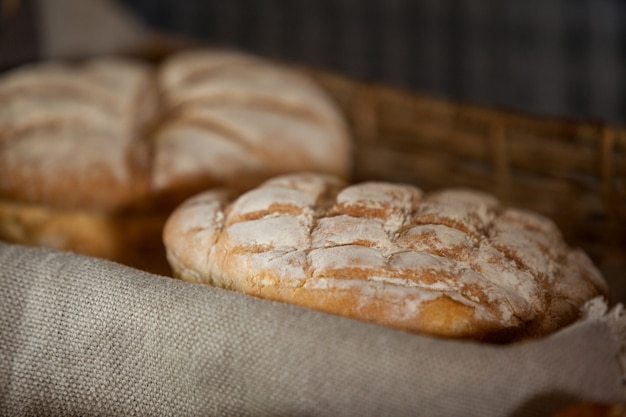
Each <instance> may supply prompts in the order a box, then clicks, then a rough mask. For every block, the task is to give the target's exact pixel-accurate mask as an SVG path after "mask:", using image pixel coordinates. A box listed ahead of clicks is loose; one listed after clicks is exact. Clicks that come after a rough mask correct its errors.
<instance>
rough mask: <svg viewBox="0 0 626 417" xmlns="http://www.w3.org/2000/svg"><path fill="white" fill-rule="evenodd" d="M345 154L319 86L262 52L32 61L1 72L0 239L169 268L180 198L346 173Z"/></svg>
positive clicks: (339, 128) (344, 136)
mask: <svg viewBox="0 0 626 417" xmlns="http://www.w3.org/2000/svg"><path fill="white" fill-rule="evenodd" d="M350 153H351V143H350V138H349V134H348V131H347V128H346V126H345V124H344V121H343V119H342V117H341V115H340V114H339V112H338V110H337V109H336V107H335V106H334V103H332V102H331V101H330V100H329V99H328V98H327V97H326V95H325V94H324V92H322V90H321V89H319V88H318V87H317V86H316V85H315V84H314V83H313V82H312V81H310V80H309V79H307V78H306V77H304V76H302V75H300V74H299V73H295V72H293V71H291V70H290V69H287V68H283V67H282V66H280V65H277V64H275V63H270V62H267V61H264V60H262V59H259V58H256V57H252V56H248V55H244V54H240V53H235V52H228V51H213V50H193V51H184V52H180V53H178V54H175V55H173V56H171V57H170V58H168V59H167V60H166V61H164V62H162V63H160V64H157V65H156V66H151V65H148V64H146V63H143V62H139V61H137V60H132V59H128V58H114V57H102V58H95V59H90V60H86V61H84V62H79V63H64V62H49V63H36V64H30V65H27V66H23V67H19V68H16V69H13V70H11V71H9V72H7V73H4V74H2V75H1V76H0V239H2V240H7V241H11V242H16V243H22V244H28V245H43V246H49V247H53V248H58V249H63V250H73V251H77V252H82V253H86V254H89V255H94V256H99V257H104V258H109V259H112V260H116V261H120V262H123V263H126V264H129V265H131V266H136V267H139V268H141V269H146V270H149V271H152V272H161V273H165V272H167V269H168V266H167V262H166V261H165V256H164V250H163V246H162V243H161V230H162V226H163V223H164V221H165V219H166V217H167V215H168V214H169V211H170V210H171V209H172V208H173V207H175V206H176V205H177V204H179V203H180V202H181V201H182V200H184V199H185V198H187V197H189V196H190V195H192V194H193V193H195V192H196V191H198V190H203V189H206V188H211V187H214V186H228V187H231V188H234V189H238V190H245V189H248V188H250V187H252V186H254V185H257V184H259V183H260V182H262V181H263V180H265V179H267V178H269V177H272V176H274V175H276V174H279V173H285V172H292V171H294V170H299V169H302V168H306V169H310V170H314V171H320V172H329V173H333V174H336V175H340V176H343V177H346V176H348V175H349V173H350V169H351V165H350V164H351V154H350Z"/></svg>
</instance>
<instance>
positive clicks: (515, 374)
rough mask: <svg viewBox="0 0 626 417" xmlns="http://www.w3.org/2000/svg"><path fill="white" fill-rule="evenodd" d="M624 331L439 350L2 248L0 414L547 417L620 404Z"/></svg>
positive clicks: (53, 255) (294, 312) (209, 291)
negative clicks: (591, 405) (577, 404)
mask: <svg viewBox="0 0 626 417" xmlns="http://www.w3.org/2000/svg"><path fill="white" fill-rule="evenodd" d="M623 322H624V316H623V314H617V313H615V312H614V311H613V312H608V313H597V312H596V314H589V315H588V317H586V318H585V319H584V320H582V321H580V322H578V323H576V324H574V325H572V326H569V327H568V328H565V329H563V330H562V331H560V332H558V333H556V334H554V335H551V336H549V337H545V338H542V339H540V340H535V341H528V342H521V343H515V344H509V345H492V344H481V343H477V342H464V341H455V340H444V339H437V338H433V337H426V336H421V335H416V334H409V333H405V332H402V331H397V330H393V329H389V328H385V327H382V326H378V325H373V324H369V323H364V322H360V321H356V320H353V319H348V318H344V317H339V316H334V315H329V314H325V313H320V312H316V311H312V310H309V309H305V308H301V307H297V306H292V305H287V304H282V303H275V302H270V301H266V300H259V299H256V298H252V297H248V296H245V295H241V294H237V293H233V292H229V291H226V290H221V289H217V288H212V287H209V286H205V285H200V284H190V283H185V282H181V281H177V280H174V279H171V278H166V277H161V276H156V275H151V274H148V273H144V272H142V271H139V270H135V269H131V268H128V267H124V266H122V265H119V264H115V263H112V262H108V261H104V260H99V259H95V258H89V257H86V256H80V255H75V254H71V253H63V252H54V251H50V250H45V249H37V248H26V247H21V246H16V245H8V244H0V415H38V416H42V415H43V416H45V415H84V416H89V415H94V416H95V415H189V416H191V415H238V416H248V415H250V416H251V415H273V416H276V415H278V416H281V415H298V416H300V415H305V416H325V415H328V416H352V415H358V416H374V415H376V416H381V415H389V416H402V415H465V416H526V415H528V416H530V415H550V412H553V411H555V410H558V409H560V408H561V407H563V406H565V405H566V404H568V403H570V402H574V401H594V402H604V403H616V402H620V401H623V400H624V389H623V386H622V371H621V369H620V366H619V359H618V357H619V355H620V352H621V349H622V344H623V340H622V339H623V335H622V334H617V333H619V332H618V330H617V329H619V328H622V329H623V328H624V323H623ZM620 326H621V327H620Z"/></svg>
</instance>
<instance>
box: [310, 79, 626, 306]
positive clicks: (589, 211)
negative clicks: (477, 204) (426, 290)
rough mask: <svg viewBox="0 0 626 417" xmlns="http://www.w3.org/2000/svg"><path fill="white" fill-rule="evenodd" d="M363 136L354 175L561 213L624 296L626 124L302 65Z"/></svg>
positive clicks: (615, 294) (571, 238) (566, 231)
mask: <svg viewBox="0 0 626 417" xmlns="http://www.w3.org/2000/svg"><path fill="white" fill-rule="evenodd" d="M302 70H303V71H305V72H307V73H308V74H309V75H310V76H312V77H313V78H314V79H315V80H316V81H317V82H318V83H319V84H320V85H321V86H322V87H324V88H325V89H326V90H327V91H328V92H329V93H330V95H331V96H332V97H333V98H334V99H335V100H336V101H337V103H338V104H339V106H340V107H341V109H342V110H343V111H344V113H345V115H346V117H347V119H348V121H349V123H350V126H351V128H352V131H353V133H354V136H355V140H356V149H355V167H354V173H353V174H354V176H353V179H354V180H355V181H365V180H390V181H401V182H408V183H412V184H415V185H417V186H419V187H420V188H422V189H423V190H425V191H430V190H436V189H438V188H443V187H472V188H475V189H479V190H483V191H486V192H489V193H491V194H493V195H495V196H496V197H498V198H499V199H500V201H501V202H502V203H504V204H506V205H510V206H514V207H519V208H524V209H529V210H534V211H536V212H539V213H541V214H544V215H546V216H548V217H550V218H551V219H553V220H554V221H555V222H556V223H557V225H558V226H559V227H560V229H561V231H562V232H563V235H564V237H565V239H566V241H567V242H568V243H569V244H571V245H573V246H578V247H580V248H582V249H583V250H585V251H586V252H587V253H588V254H589V255H590V256H591V257H592V259H593V260H594V262H595V263H596V265H598V267H599V268H600V270H601V271H602V273H603V274H604V276H605V277H606V279H607V281H608V282H609V288H610V292H611V298H612V301H620V302H623V301H626V183H625V182H626V129H624V128H622V127H619V126H611V125H606V124H601V123H594V122H587V121H575V120H565V119H553V118H547V117H537V116H532V115H527V114H521V113H517V112H514V111H507V110H501V109H495V108H489V107H485V106H477V105H473V104H469V103H459V102H454V101H450V100H446V99H441V98H435V97H432V96H426V95H420V94H416V93H413V92H408V91H404V90H401V89H397V88H392V87H389V86H385V85H380V84H374V83H370V82H364V81H360V80H355V79H352V78H348V77H345V76H341V75H337V74H334V73H329V72H326V71H319V70H312V69H310V68H306V69H302Z"/></svg>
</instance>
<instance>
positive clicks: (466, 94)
mask: <svg viewBox="0 0 626 417" xmlns="http://www.w3.org/2000/svg"><path fill="white" fill-rule="evenodd" d="M0 1H2V2H3V11H4V13H3V16H6V15H7V14H8V13H7V11H8V10H11V9H13V12H12V15H13V18H14V19H13V20H17V18H16V16H18V15H19V16H21V20H20V21H19V22H20V23H19V24H13V25H12V26H11V30H10V31H9V25H8V24H7V21H8V19H6V18H3V20H2V25H3V26H4V30H3V31H2V34H3V36H2V37H1V38H0V63H4V64H5V66H7V65H9V64H11V63H15V62H17V58H16V56H17V57H18V58H20V59H21V60H26V59H28V57H30V56H31V55H33V54H36V53H37V49H38V48H39V49H41V48H42V45H44V46H45V43H46V42H47V39H46V38H45V36H44V35H43V34H42V31H43V32H46V31H47V32H46V36H49V31H50V28H49V26H50V23H49V21H50V17H49V15H55V16H57V17H56V19H57V20H59V16H63V15H64V14H65V15H68V14H69V15H71V16H74V17H75V19H74V20H71V19H70V18H69V17H66V18H65V19H66V23H65V24H64V25H63V24H60V23H57V26H59V27H63V28H64V29H65V30H66V31H67V32H68V33H72V31H74V35H73V38H74V39H71V38H72V36H68V38H70V39H71V40H72V41H73V42H77V41H78V40H77V38H80V37H81V36H82V32H84V31H86V30H87V31H89V30H92V29H91V28H90V27H89V26H90V25H96V26H97V25H98V24H99V25H100V26H103V25H104V22H101V21H100V20H101V19H100V18H99V17H97V16H93V10H92V12H88V11H87V10H88V9H90V8H91V9H94V8H95V9H97V8H98V7H100V8H101V9H102V8H103V7H104V6H103V5H104V4H108V3H113V4H112V5H107V7H115V8H116V10H117V11H122V13H125V14H126V15H125V17H124V19H126V20H129V19H130V20H133V19H134V20H136V22H137V23H138V24H140V25H145V26H146V27H147V29H149V30H155V31H161V32H169V33H175V34H178V35H181V36H187V37H190V38H195V39H198V40H203V41H207V42H212V43H218V44H223V45H227V46H233V47H236V48H240V49H245V50H248V51H251V52H255V53H258V54H262V55H267V56H272V57H277V58H283V59H288V60H292V61H296V62H301V63H304V64H308V65H313V66H316V67H320V68H326V69H330V70H333V71H339V72H342V73H345V74H348V75H351V76H355V77H360V78H363V79H366V80H373V81H380V82H384V83H387V84H391V85H395V86H399V87H402V88H407V89H411V90H414V91H419V92H425V93H430V94H434V95H438V96H443V97H448V98H452V99H456V100H462V101H469V102H474V103H480V104H487V105H495V106H499V107H504V108H509V109H516V110H521V111H525V112H530V113H534V114H545V115H548V116H559V117H567V118H576V119H592V120H597V121H605V122H611V123H618V124H624V122H626V76H625V71H624V61H625V59H624V58H625V57H626V15H625V11H626V2H624V1H618V0H594V1H592V0H499V1H487V0H263V1H261V0H186V1H185V0H179V1H176V0H111V1H106V0H38V1H37V0H0ZM90 3H91V4H92V6H87V4H90ZM15 9H19V11H20V12H19V13H15ZM61 10H62V11H63V12H60V11H61ZM88 13H92V15H88ZM105 21H106V20H105ZM8 32H12V33H13V37H12V38H11V36H9V35H8V34H7V33H8ZM116 32H118V33H116ZM119 32H120V31H119V30H116V29H110V30H108V31H106V32H104V33H102V34H101V35H100V39H99V41H100V42H104V41H105V38H106V37H109V36H115V35H116V34H118V35H119ZM16 34H17V35H19V36H16ZM9 55H10V56H11V57H12V60H8V59H7V56H9Z"/></svg>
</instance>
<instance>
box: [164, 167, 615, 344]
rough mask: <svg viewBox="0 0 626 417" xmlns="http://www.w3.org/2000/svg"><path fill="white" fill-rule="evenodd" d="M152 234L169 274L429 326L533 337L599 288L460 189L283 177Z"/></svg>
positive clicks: (543, 236) (176, 216)
mask: <svg viewBox="0 0 626 417" xmlns="http://www.w3.org/2000/svg"><path fill="white" fill-rule="evenodd" d="M163 239H164V244H165V247H166V251H167V256H168V260H169V262H170V265H171V267H172V269H173V271H174V275H175V276H177V277H179V278H181V279H183V280H187V281H193V282H201V283H207V284H211V285H215V286H220V287H224V288H228V289H232V290H236V291H241V292H244V293H247V294H251V295H254V296H258V297H262V298H267V299H271V300H278V301H283V302H289V303H294V304H299V305H303V306H307V307H311V308H314V309H317V310H321V311H326V312H330V313H336V314H340V315H344V316H349V317H353V318H358V319H362V320H366V321H371V322H375V323H379V324H384V325H388V326H392V327H396V328H401V329H405V330H409V331H414V332H421V333H427V334H433V335H438V336H446V337H460V338H473V339H480V340H491V341H511V340H517V339H521V338H525V337H536V336H541V335H545V334H548V333H550V332H553V331H555V330H556V329H558V328H561V327H563V326H565V325H567V324H568V323H571V322H572V321H574V320H576V319H577V318H578V317H579V315H580V311H581V308H582V306H583V305H584V304H585V302H586V301H588V300H589V299H592V298H594V297H596V296H605V297H606V296H607V286H606V283H605V281H604V279H603V278H602V276H601V275H600V274H599V272H598V271H597V269H596V268H595V267H594V265H593V264H592V262H591V261H590V259H589V258H588V257H587V256H586V255H585V254H584V253H583V252H581V251H580V250H578V249H572V248H570V247H569V246H567V245H566V243H565V242H564V241H563V238H562V236H561V234H560V232H559V231H558V229H557V227H556V226H555V224H554V223H553V222H552V221H550V220H549V219H547V218H545V217H542V216H540V215H538V214H534V213H530V212H526V211H523V210H518V209H513V208H507V207H503V206H501V205H500V203H499V202H498V201H497V200H496V199H495V198H494V197H493V196H490V195H487V194H484V193H481V192H478V191H475V190H468V189H445V190H441V191H438V192H433V193H430V194H424V193H423V192H422V191H421V190H419V189H418V188H416V187H414V186H410V185H403V184H395V183H387V182H365V183H360V184H354V185H351V186H347V185H346V184H345V183H344V182H343V181H342V180H340V179H339V178H337V177H334V176H329V175H320V174H313V173H305V174H292V175H285V176H279V177H276V178H274V179H271V180H269V181H266V182H265V183H263V184H262V185H261V186H259V187H257V188H256V189H254V190H251V191H249V192H247V193H245V194H243V195H241V196H239V197H237V198H235V197H233V195H232V194H228V193H227V192H226V191H222V190H213V191H208V192H206V193H202V194H199V195H197V196H195V197H192V198H191V199H189V200H187V201H186V202H185V203H183V204H182V205H181V206H180V207H179V208H177V209H176V210H175V211H174V212H173V213H172V215H171V216H170V217H169V219H168V221H167V223H166V225H165V229H164V232H163Z"/></svg>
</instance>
